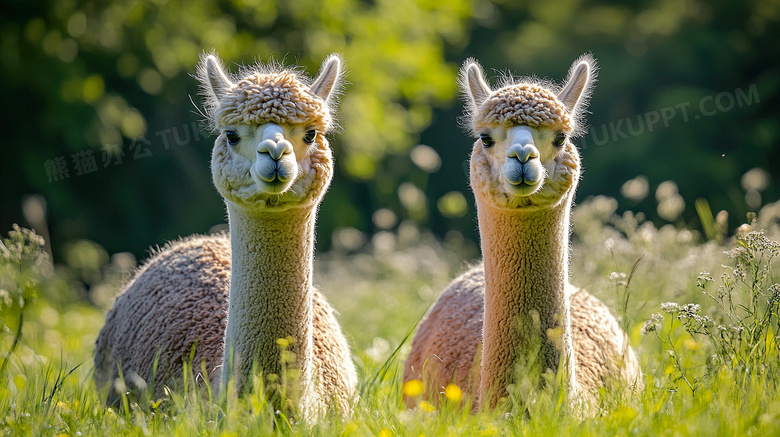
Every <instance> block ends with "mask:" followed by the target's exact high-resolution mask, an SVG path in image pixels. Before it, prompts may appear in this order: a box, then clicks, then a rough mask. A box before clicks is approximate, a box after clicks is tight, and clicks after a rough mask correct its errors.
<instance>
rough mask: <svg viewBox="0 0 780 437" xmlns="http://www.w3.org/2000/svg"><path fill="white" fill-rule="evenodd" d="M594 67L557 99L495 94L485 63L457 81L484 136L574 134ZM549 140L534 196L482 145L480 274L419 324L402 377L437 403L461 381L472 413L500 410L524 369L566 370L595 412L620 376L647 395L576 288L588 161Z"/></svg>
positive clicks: (577, 70)
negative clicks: (579, 198)
mask: <svg viewBox="0 0 780 437" xmlns="http://www.w3.org/2000/svg"><path fill="white" fill-rule="evenodd" d="M595 68H596V67H595V62H594V61H593V59H592V58H591V57H589V56H584V57H581V58H580V59H578V60H577V61H575V63H574V64H573V65H572V68H571V70H570V74H569V79H568V85H567V86H566V87H564V88H563V91H561V92H560V94H559V95H558V96H556V95H555V92H554V90H553V88H545V87H544V86H542V85H540V84H538V83H536V82H528V83H523V82H520V83H513V82H510V83H508V85H506V86H504V87H502V88H501V89H499V90H497V91H492V90H490V88H489V86H488V85H487V83H486V82H485V81H484V78H483V77H482V68H481V67H480V66H479V64H478V63H477V62H476V61H474V60H468V61H466V63H465V64H464V68H463V70H462V71H461V76H460V77H461V87H462V88H463V89H464V92H465V93H466V94H467V96H468V103H467V108H466V117H467V119H468V120H469V121H470V122H471V125H472V127H473V128H474V133H475V134H480V131H481V129H482V128H484V127H487V128H489V129H491V130H498V131H501V129H504V130H505V131H508V130H509V129H511V128H513V127H514V126H527V127H530V128H532V129H536V128H553V129H554V130H559V131H565V132H568V133H573V132H575V131H576V129H575V128H576V126H574V125H573V123H574V122H573V120H575V119H576V118H577V117H576V115H577V114H578V113H580V112H582V110H583V107H584V106H585V105H586V100H587V96H588V95H589V93H590V86H591V85H592V83H593V72H594V71H595ZM553 87H554V86H553ZM559 97H560V98H561V99H560V100H559ZM563 102H566V104H564V103H563ZM505 138H509V137H507V136H505ZM510 140H511V138H510ZM502 141H504V139H502ZM543 141H549V140H539V144H538V145H537V144H533V146H534V147H536V146H539V147H542V149H543V150H554V154H551V155H548V157H544V156H543V157H541V158H539V157H537V158H535V159H540V160H547V161H543V163H544V165H545V166H546V167H545V168H547V173H546V175H545V179H544V181H543V183H542V185H541V186H540V187H539V188H538V189H537V190H536V191H534V192H532V193H530V194H526V195H523V194H518V191H517V190H516V189H515V188H514V186H513V185H510V184H508V183H507V182H506V179H505V176H504V174H503V166H504V162H505V161H506V159H507V158H506V157H502V156H501V154H497V153H495V152H492V150H493V149H492V148H491V146H492V144H491V145H488V147H485V145H484V144H483V142H482V141H481V140H477V141H476V142H475V143H474V147H473V149H472V154H471V167H470V169H471V171H470V181H471V188H472V190H473V191H474V195H475V198H476V202H477V214H478V220H479V231H480V241H481V248H482V256H483V266H479V267H476V268H474V269H472V270H470V271H468V272H466V273H465V274H464V275H462V276H461V277H459V278H457V279H456V280H455V281H454V282H453V283H451V284H450V286H449V287H448V288H447V289H446V290H445V292H444V293H443V294H442V296H440V297H439V299H438V301H437V302H436V304H435V305H434V306H433V308H432V309H431V311H430V312H429V314H428V315H427V316H426V319H425V320H424V321H423V322H422V323H421V324H420V327H419V329H418V331H417V334H416V336H415V338H414V340H413V342H412V349H411V352H410V355H409V358H408V360H407V362H406V366H405V370H404V380H405V381H408V380H411V379H416V378H422V379H423V382H424V384H425V386H426V387H427V389H428V393H427V394H426V396H427V397H428V398H430V399H432V400H433V401H434V402H438V400H439V399H438V396H437V394H438V393H440V392H441V390H442V388H443V387H444V386H446V384H447V383H449V382H455V383H456V384H458V385H460V386H461V388H463V390H464V392H465V393H467V394H468V395H471V396H472V397H473V398H474V402H475V405H477V406H480V405H482V406H487V407H494V406H496V404H497V403H498V401H499V400H500V399H501V398H503V397H505V396H506V395H507V394H508V393H507V389H508V386H509V385H511V384H513V383H514V382H515V381H516V375H517V373H516V372H517V371H519V370H520V371H522V369H524V368H525V367H524V365H531V364H534V365H537V366H539V367H538V368H537V370H540V371H545V370H548V369H549V370H552V371H553V372H555V371H557V370H558V366H559V363H563V364H564V365H565V366H566V369H565V372H566V377H567V390H568V394H569V399H570V403H571V405H572V406H574V407H575V408H576V407H577V406H578V405H580V403H581V402H582V401H585V402H586V404H585V407H586V408H587V409H588V410H589V411H594V409H595V407H596V400H597V399H598V391H599V389H601V388H602V387H604V386H605V384H606V383H607V382H608V381H609V380H610V379H612V378H620V379H622V381H623V382H627V383H628V385H636V386H638V387H641V384H642V382H641V371H640V369H639V365H638V362H637V359H636V356H635V355H634V353H633V351H632V350H631V349H630V347H629V346H628V342H627V341H626V338H625V334H624V333H623V332H622V331H621V330H620V327H619V326H618V324H617V322H616V321H615V319H614V317H612V315H611V314H610V313H609V310H608V309H607V308H606V307H605V306H604V305H603V304H602V303H601V302H600V301H598V299H596V298H594V297H593V296H591V295H589V294H587V292H585V291H581V290H576V289H575V288H574V287H572V286H571V285H569V283H568V280H569V277H568V276H569V270H568V263H569V232H570V223H569V216H570V210H571V204H572V199H573V197H574V193H575V191H576V189H577V184H578V182H579V178H580V174H581V171H580V157H579V153H578V151H577V148H576V147H575V146H574V145H573V144H572V143H571V142H570V141H568V140H566V141H565V142H564V144H563V145H562V146H561V147H560V148H554V149H553V148H552V146H551V145H549V144H542V142H543ZM504 147H505V148H507V149H508V145H506V144H505V145H504ZM512 159H514V158H512ZM531 162H532V161H528V163H531ZM480 351H481V352H480ZM518 366H520V367H518ZM413 403H414V400H412V399H407V404H409V405H410V406H412V405H413ZM586 411H587V410H586Z"/></svg>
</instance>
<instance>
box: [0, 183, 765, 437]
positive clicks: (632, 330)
mask: <svg viewBox="0 0 780 437" xmlns="http://www.w3.org/2000/svg"><path fill="white" fill-rule="evenodd" d="M778 210H780V208H777V207H774V206H773V207H772V208H767V209H766V210H765V212H764V213H762V214H759V220H758V222H756V223H754V224H753V225H752V227H753V228H754V229H759V228H763V229H765V233H764V234H763V235H764V237H761V236H760V234H748V233H747V232H748V231H750V230H751V229H745V228H743V230H744V231H745V234H744V235H745V236H743V237H740V238H739V239H737V240H735V239H733V238H732V239H726V241H724V243H723V244H719V243H716V242H713V241H702V239H703V237H702V236H700V235H697V234H696V233H694V232H691V231H687V230H680V229H676V228H674V227H672V226H671V225H667V226H664V227H661V228H660V229H659V228H657V227H656V226H654V225H652V224H650V223H647V222H644V221H643V220H641V218H637V217H636V216H634V215H632V214H623V215H621V216H618V215H616V214H615V204H614V202H612V201H610V200H609V199H605V198H597V199H593V200H591V201H588V202H585V203H584V204H583V205H582V206H580V207H579V208H578V209H577V211H576V213H575V220H576V227H575V233H574V238H573V240H574V246H573V257H572V271H573V273H572V277H573V279H572V282H574V283H575V284H577V285H580V286H583V287H585V288H587V289H588V290H589V291H591V292H592V293H594V294H595V295H597V296H599V297H600V298H601V299H602V300H604V301H605V302H607V303H608V304H610V306H611V307H612V308H613V312H614V313H615V314H616V315H618V316H620V317H621V318H622V323H623V326H624V327H625V329H626V330H627V333H628V334H629V337H630V340H631V343H632V346H633V347H634V348H635V349H636V350H637V353H638V355H639V358H640V360H641V363H642V367H643V370H644V374H645V376H644V378H645V380H644V385H645V390H644V391H642V392H640V393H634V394H632V395H625V394H624V393H623V391H622V390H615V391H609V392H607V391H605V392H604V393H602V396H601V399H600V402H601V404H600V413H599V414H598V415H596V416H595V417H587V418H580V416H579V415H578V414H574V413H573V412H572V411H570V409H569V407H568V405H567V403H566V402H561V399H565V387H562V385H561V384H558V383H557V382H556V378H555V375H542V377H544V378H547V379H548V384H546V385H545V388H543V389H538V388H535V387H536V385H535V384H529V383H527V381H524V380H523V379H522V378H521V379H519V380H518V381H519V382H518V383H517V384H516V386H514V387H511V388H510V394H511V395H510V397H509V399H507V400H506V402H505V403H504V404H503V407H502V408H501V409H496V410H494V411H478V412H476V413H473V414H472V413H471V411H470V410H471V405H472V402H473V399H471V398H470V397H469V396H468V394H467V393H464V392H463V391H462V390H461V388H460V387H457V386H454V385H450V386H448V387H446V388H445V389H444V391H443V393H441V394H440V396H441V402H440V403H439V406H434V405H433V404H432V403H429V402H426V401H424V399H425V397H424V396H423V392H422V391H423V390H424V386H423V384H420V383H417V382H409V383H406V384H403V381H402V378H401V374H402V366H403V359H404V358H405V354H406V352H407V349H408V342H409V340H410V334H411V332H412V329H413V327H414V326H415V324H416V323H417V322H418V321H419V319H420V317H421V315H422V314H423V313H424V312H425V310H426V308H427V307H428V306H429V305H430V303H431V302H432V301H433V300H434V299H435V298H436V294H437V292H438V291H439V290H440V289H441V288H442V287H443V286H444V285H446V283H447V282H448V281H449V280H450V279H451V278H453V277H454V276H455V275H456V274H457V273H458V272H459V271H462V270H463V269H465V268H466V263H465V261H464V258H467V257H471V256H474V253H473V248H472V249H469V248H464V247H457V246H454V245H452V244H448V245H447V244H442V243H440V242H438V241H436V240H435V239H434V238H433V237H431V236H429V235H428V234H427V233H425V232H422V231H419V230H412V229H411V228H406V229H404V230H403V232H396V233H386V234H384V235H383V236H382V237H380V238H378V239H375V241H374V244H369V245H368V246H367V247H365V248H364V249H362V250H361V251H359V252H358V253H351V254H346V253H337V252H331V253H327V254H322V255H321V256H318V258H317V269H318V270H317V276H316V278H317V284H318V287H319V288H320V289H321V290H322V291H323V292H324V293H325V294H326V295H327V297H328V299H329V300H330V301H331V302H332V303H333V305H334V307H335V308H336V309H337V310H338V311H339V319H340V321H341V323H342V325H343V328H344V331H345V333H346V335H347V336H348V338H349V339H350V343H351V345H352V347H353V352H354V357H355V361H356V363H357V367H358V371H359V375H360V385H359V392H360V398H359V399H358V400H357V401H356V402H355V403H354V405H353V409H354V412H353V414H352V415H351V416H349V417H346V418H340V417H339V416H337V415H335V414H332V415H330V416H328V417H326V418H324V419H322V420H320V421H319V422H317V423H316V424H306V423H302V422H300V421H296V419H295V418H294V417H293V416H289V415H286V414H283V413H281V412H277V411H276V410H275V409H274V408H273V406H272V405H271V404H270V403H269V402H268V401H267V400H266V398H265V397H264V396H262V394H260V393H262V391H263V389H262V387H260V384H261V378H256V379H255V381H254V385H255V386H256V390H255V391H254V393H253V394H250V395H248V396H245V397H238V396H235V394H231V393H228V394H227V395H221V394H218V393H210V392H207V391H204V390H203V388H202V387H200V388H197V387H194V385H193V384H192V380H191V379H190V380H189V381H188V382H187V383H186V384H184V387H186V388H183V389H182V390H178V391H169V392H168V393H166V394H165V395H164V396H162V397H160V398H159V399H140V400H135V399H132V398H129V397H124V398H123V401H122V403H121V404H119V405H116V406H112V407H110V408H106V407H105V406H104V404H103V402H102V400H101V397H100V394H99V392H98V390H97V389H96V387H95V385H94V383H93V379H92V372H93V365H92V352H93V348H94V340H95V338H96V336H97V333H98V331H99V329H100V327H101V326H102V324H103V322H104V311H105V308H103V309H98V308H96V307H95V306H94V305H92V304H89V303H88V302H87V301H86V300H84V297H85V296H89V295H95V293H96V292H95V289H98V290H103V292H105V290H106V289H107V288H106V287H108V288H111V289H112V290H116V289H117V287H118V284H119V282H120V281H118V278H119V277H120V276H122V275H121V274H119V273H117V272H118V271H119V270H121V268H120V267H118V266H117V265H114V262H113V261H106V259H105V257H102V258H101V257H92V258H94V259H103V260H104V261H102V262H103V263H104V264H103V265H98V266H82V270H84V271H86V270H89V271H90V272H91V273H90V275H91V276H92V277H93V279H92V282H91V283H90V284H88V285H89V289H90V293H86V292H85V290H84V289H82V288H80V286H79V285H78V284H79V283H85V281H84V280H83V278H84V273H83V271H82V272H81V273H79V272H75V271H74V270H73V269H72V268H66V267H57V268H56V269H55V268H52V266H51V265H50V263H49V262H48V259H47V258H45V257H42V258H38V255H36V254H37V253H38V252H36V251H27V252H25V253H21V252H19V256H16V258H14V256H15V255H9V254H10V253H11V252H12V251H11V250H10V249H9V251H7V253H6V252H5V251H4V252H3V258H2V260H3V261H2V264H0V269H2V270H1V271H0V273H2V276H0V289H2V296H0V316H1V317H2V330H3V331H2V333H1V334H0V335H1V336H0V359H4V358H5V357H6V356H8V357H9V358H8V360H7V364H6V369H5V371H4V374H3V375H2V376H0V382H1V383H0V429H2V430H3V432H4V433H5V434H7V435H79V434H80V435H114V434H116V435H128V434H129V435H225V436H229V435H235V436H243V435H250V434H256V435H258V434H259V435H265V434H275V433H278V434H283V435H383V436H391V435H410V436H418V435H427V436H430V435H507V434H516V435H532V436H537V435H556V434H559V435H567V434H575V435H627V434H645V435H748V434H752V435H777V434H778V432H780V388H779V387H780V375H779V374H778V373H779V372H780V365H779V364H780V353H778V338H777V335H778V333H779V332H780V321H778V311H780V310H779V309H778V307H779V306H780V288H778V287H780V286H778V285H776V283H777V282H778V275H777V273H776V271H774V270H772V268H771V267H772V261H773V259H771V258H772V256H771V254H772V253H775V254H776V250H777V248H776V246H774V245H773V244H774V243H773V241H777V240H778V239H779V238H780V226H778V223H780V214H777V213H776V212H777V211H778ZM415 232H416V233H415ZM412 233H414V235H411V234H412ZM18 238H22V237H21V236H19V235H17V239H18ZM28 240H30V238H28ZM4 241H5V246H9V247H10V246H12V245H11V244H10V243H9V241H8V240H4ZM20 241H21V240H20ZM26 241H27V240H26ZM28 243H29V244H31V245H33V246H35V243H34V242H31V241H27V243H25V244H28ZM85 247H86V246H85ZM735 248H737V249H736V250H735ZM93 249H94V248H93ZM93 249H90V250H93ZM725 251H731V252H730V253H729V255H730V257H731V258H730V257H729V256H727V255H726V254H725V253H724V252H725ZM773 251H775V252H773ZM14 259H17V260H23V261H21V262H18V263H17V262H16V261H14ZM83 259H91V258H90V257H83ZM115 261H116V260H115ZM117 262H118V261H117ZM85 269H86V270H85ZM77 280H78V282H74V281H77ZM626 296H628V300H627V304H625V305H624V304H623V302H625V299H626ZM100 299H102V298H101V297H100V296H96V297H95V299H94V300H93V302H94V301H95V300H99V301H101V302H102V300H100ZM20 314H21V315H22V317H20ZM654 314H658V315H656V316H655V317H654ZM648 320H649V322H647V323H646V321H648ZM20 321H21V322H22V329H21V331H18V327H19V325H20ZM17 332H21V335H19V336H17ZM642 333H645V334H647V335H642ZM17 337H18V341H17V342H16V346H13V344H14V339H16V338H17ZM9 352H10V354H9ZM190 374H191V373H190ZM404 394H406V396H408V397H410V398H413V399H414V403H415V404H416V408H414V409H407V408H406V404H405V403H404V402H403V395H404Z"/></svg>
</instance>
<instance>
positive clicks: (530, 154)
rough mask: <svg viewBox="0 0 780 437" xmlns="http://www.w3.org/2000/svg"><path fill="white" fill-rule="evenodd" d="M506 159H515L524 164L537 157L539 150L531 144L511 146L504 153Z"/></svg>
mask: <svg viewBox="0 0 780 437" xmlns="http://www.w3.org/2000/svg"><path fill="white" fill-rule="evenodd" d="M506 156H507V157H508V158H515V159H517V160H518V161H520V162H521V163H523V164H525V163H526V162H528V161H529V160H531V159H534V158H538V157H539V150H538V149H537V148H536V147H535V146H534V145H533V144H525V145H522V144H513V145H512V147H510V148H509V150H507V152H506Z"/></svg>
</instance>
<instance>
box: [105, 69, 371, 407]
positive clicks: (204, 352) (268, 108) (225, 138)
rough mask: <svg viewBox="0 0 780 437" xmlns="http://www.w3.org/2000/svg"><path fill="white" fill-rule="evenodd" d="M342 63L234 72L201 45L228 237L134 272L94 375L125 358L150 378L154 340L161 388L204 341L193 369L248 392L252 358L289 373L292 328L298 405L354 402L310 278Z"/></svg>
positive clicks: (183, 245) (129, 368)
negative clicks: (306, 72)
mask: <svg viewBox="0 0 780 437" xmlns="http://www.w3.org/2000/svg"><path fill="white" fill-rule="evenodd" d="M340 65H341V61H340V58H338V57H337V56H331V57H330V58H329V59H327V60H326V61H325V62H324V63H323V67H322V70H321V73H320V75H319V76H318V78H317V79H315V80H314V81H313V82H311V81H309V80H308V79H306V78H305V77H304V76H301V75H299V74H298V73H296V72H291V71H287V70H281V69H279V68H276V67H269V66H258V67H257V68H256V69H254V70H252V71H247V72H244V73H243V76H244V78H243V79H240V80H238V81H236V79H235V78H231V77H229V76H228V75H226V74H225V73H224V72H223V68H222V67H221V63H220V62H219V60H218V59H217V58H216V57H215V56H211V55H210V56H207V57H204V59H203V60H202V62H201V64H200V65H199V69H198V71H199V79H200V81H201V85H202V88H203V92H204V94H205V95H206V99H207V100H206V111H207V114H208V116H209V120H210V123H211V127H212V128H213V129H214V130H215V131H217V132H218V133H219V137H218V138H217V140H216V142H215V144H214V149H213V152H212V160H211V168H212V179H213V181H214V185H215V186H216V188H217V190H218V191H219V193H220V194H221V195H222V197H223V198H224V199H225V203H226V205H227V210H228V216H229V224H230V237H229V239H230V241H229V242H228V240H227V239H226V238H225V237H224V236H221V237H195V238H191V239H186V240H184V241H181V242H178V243H173V244H171V245H169V246H168V247H167V248H166V249H165V250H163V251H162V252H161V253H159V254H158V255H157V256H155V257H154V258H153V259H152V260H150V261H149V263H147V264H146V266H144V267H143V268H142V269H141V270H140V271H139V272H138V274H137V275H136V277H135V278H134V280H133V281H131V282H130V284H128V286H127V288H126V289H125V291H124V292H123V293H122V295H121V296H119V298H118V299H117V302H116V303H115V305H114V307H113V308H112V309H111V311H110V312H109V315H108V317H107V319H106V326H105V327H104V328H103V330H102V331H101V333H100V335H99V337H98V342H97V350H96V357H95V362H96V368H97V374H96V379H97V381H98V383H103V384H104V383H107V382H111V381H113V380H114V378H116V377H117V376H118V373H117V368H118V366H119V365H121V367H122V371H123V374H125V375H128V374H131V373H136V374H137V375H138V376H140V377H141V378H143V379H144V380H146V381H151V378H152V376H153V372H152V368H151V367H152V365H151V363H152V362H153V360H154V357H155V354H157V353H158V351H159V354H160V362H159V364H158V369H157V374H156V376H155V385H154V389H155V390H156V393H159V390H160V388H161V387H162V385H163V384H169V383H174V384H175V382H176V381H177V380H178V378H180V377H181V364H182V358H184V357H188V356H189V354H190V351H191V349H192V348H193V345H195V346H194V347H195V352H194V361H193V367H194V369H196V370H197V369H200V365H201V363H205V365H206V369H207V372H208V374H209V375H208V376H209V378H210V380H212V381H214V380H215V379H219V380H220V381H221V384H220V387H221V388H222V389H225V388H226V385H227V384H228V382H230V381H235V383H236V384H237V386H236V388H237V389H238V392H239V393H242V392H244V391H245V389H246V388H247V387H249V386H250V384H249V382H250V381H251V377H252V372H253V371H255V370H256V371H260V372H262V374H263V375H264V376H268V375H271V374H274V375H281V374H282V373H283V368H282V366H283V364H282V355H281V351H280V347H279V344H278V343H277V341H278V340H279V339H284V338H289V337H292V339H293V341H292V342H291V343H290V345H289V347H288V348H287V350H288V351H289V352H291V353H293V354H294V357H295V358H294V360H293V361H294V362H293V363H291V364H292V365H291V367H292V368H294V369H295V370H296V371H297V374H298V375H299V380H298V381H297V382H298V383H299V385H298V386H297V387H293V388H294V389H297V388H299V389H300V392H299V395H297V396H294V397H297V398H298V399H296V400H297V401H298V402H297V405H295V407H296V408H298V409H299V411H301V412H302V414H303V416H304V417H306V418H311V419H315V418H316V417H318V416H319V415H320V413H322V412H324V410H326V409H327V408H330V407H337V408H339V410H341V411H342V412H343V413H347V412H348V411H349V408H350V401H351V400H352V399H353V397H354V395H355V386H356V384H357V377H356V374H355V369H354V364H353V363H352V360H351V358H350V352H349V347H348V346H347V343H346V340H345V339H344V336H343V334H342V332H341V329H340V328H339V325H338V323H337V322H336V319H335V317H334V315H333V311H332V310H331V309H330V307H329V306H328V304H327V303H326V302H325V300H324V298H323V297H322V295H320V294H319V293H318V292H317V291H316V290H315V289H314V288H313V285H312V271H313V260H314V239H315V236H314V228H315V222H316V215H317V214H316V213H317V209H318V208H319V204H320V202H321V200H322V197H323V195H324V194H325V192H326V191H327V189H328V187H329V186H330V181H331V177H332V174H333V160H332V153H331V150H330V146H329V144H328V141H327V140H326V139H325V136H324V134H326V133H327V132H328V131H329V130H331V129H332V128H333V127H334V119H333V116H332V106H333V101H334V99H335V97H334V96H335V95H336V94H337V92H334V90H335V89H337V88H338V84H339V82H340V80H341V75H342V72H341V68H340ZM234 81H236V83H234ZM139 308H142V309H143V312H139ZM220 362H221V364H222V365H221V366H219V365H218V363H220ZM217 376H219V378H217ZM269 381H271V380H270V379H266V383H268V382H269ZM112 396H115V395H113V394H111V395H110V396H109V402H110V401H111V397H112Z"/></svg>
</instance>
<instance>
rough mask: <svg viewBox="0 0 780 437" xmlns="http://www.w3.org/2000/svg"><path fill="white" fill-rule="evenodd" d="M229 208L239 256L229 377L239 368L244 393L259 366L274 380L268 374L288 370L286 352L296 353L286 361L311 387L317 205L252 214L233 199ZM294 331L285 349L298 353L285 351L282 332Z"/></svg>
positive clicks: (230, 332)
mask: <svg viewBox="0 0 780 437" xmlns="http://www.w3.org/2000/svg"><path fill="white" fill-rule="evenodd" d="M228 213H229V215H230V240H231V244H232V252H233V261H232V275H231V279H230V300H229V309H228V323H227V331H226V334H225V355H224V359H223V384H226V383H227V381H228V378H229V377H230V376H233V377H234V378H235V380H236V383H237V385H238V390H239V393H240V392H241V391H242V390H243V389H244V387H245V384H246V383H247V381H251V375H252V371H253V368H254V370H256V371H258V372H262V374H263V375H265V376H266V383H269V378H267V376H268V375H270V374H274V375H277V376H279V377H281V376H282V375H283V373H284V372H283V369H284V368H285V366H283V365H282V359H283V358H285V359H286V360H289V361H291V362H289V363H288V365H287V366H286V367H287V368H293V372H294V373H297V372H300V383H301V387H300V388H301V389H302V390H305V389H306V387H307V386H308V385H309V383H310V382H311V378H312V372H313V368H312V364H311V360H312V352H311V351H312V264H313V259H314V224H315V219H316V207H315V208H298V209H290V210H287V211H284V212H275V213H264V214H251V215H250V214H248V213H246V212H245V211H243V210H240V209H238V208H237V207H235V206H232V205H230V204H228ZM290 337H291V338H292V339H293V340H292V342H291V344H289V346H287V347H286V350H287V351H289V352H292V353H294V354H295V355H294V359H292V360H290V359H289V356H290V355H289V354H282V352H281V347H282V346H281V345H280V344H279V343H280V342H279V340H280V339H287V338H290ZM282 343H283V342H282ZM231 353H232V357H231ZM283 355H284V356H283ZM231 358H232V360H233V362H232V367H231V366H230V360H231ZM224 369H231V370H233V371H234V372H235V373H233V375H230V373H231V372H225V371H224ZM272 380H273V378H271V380H270V381H272Z"/></svg>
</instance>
